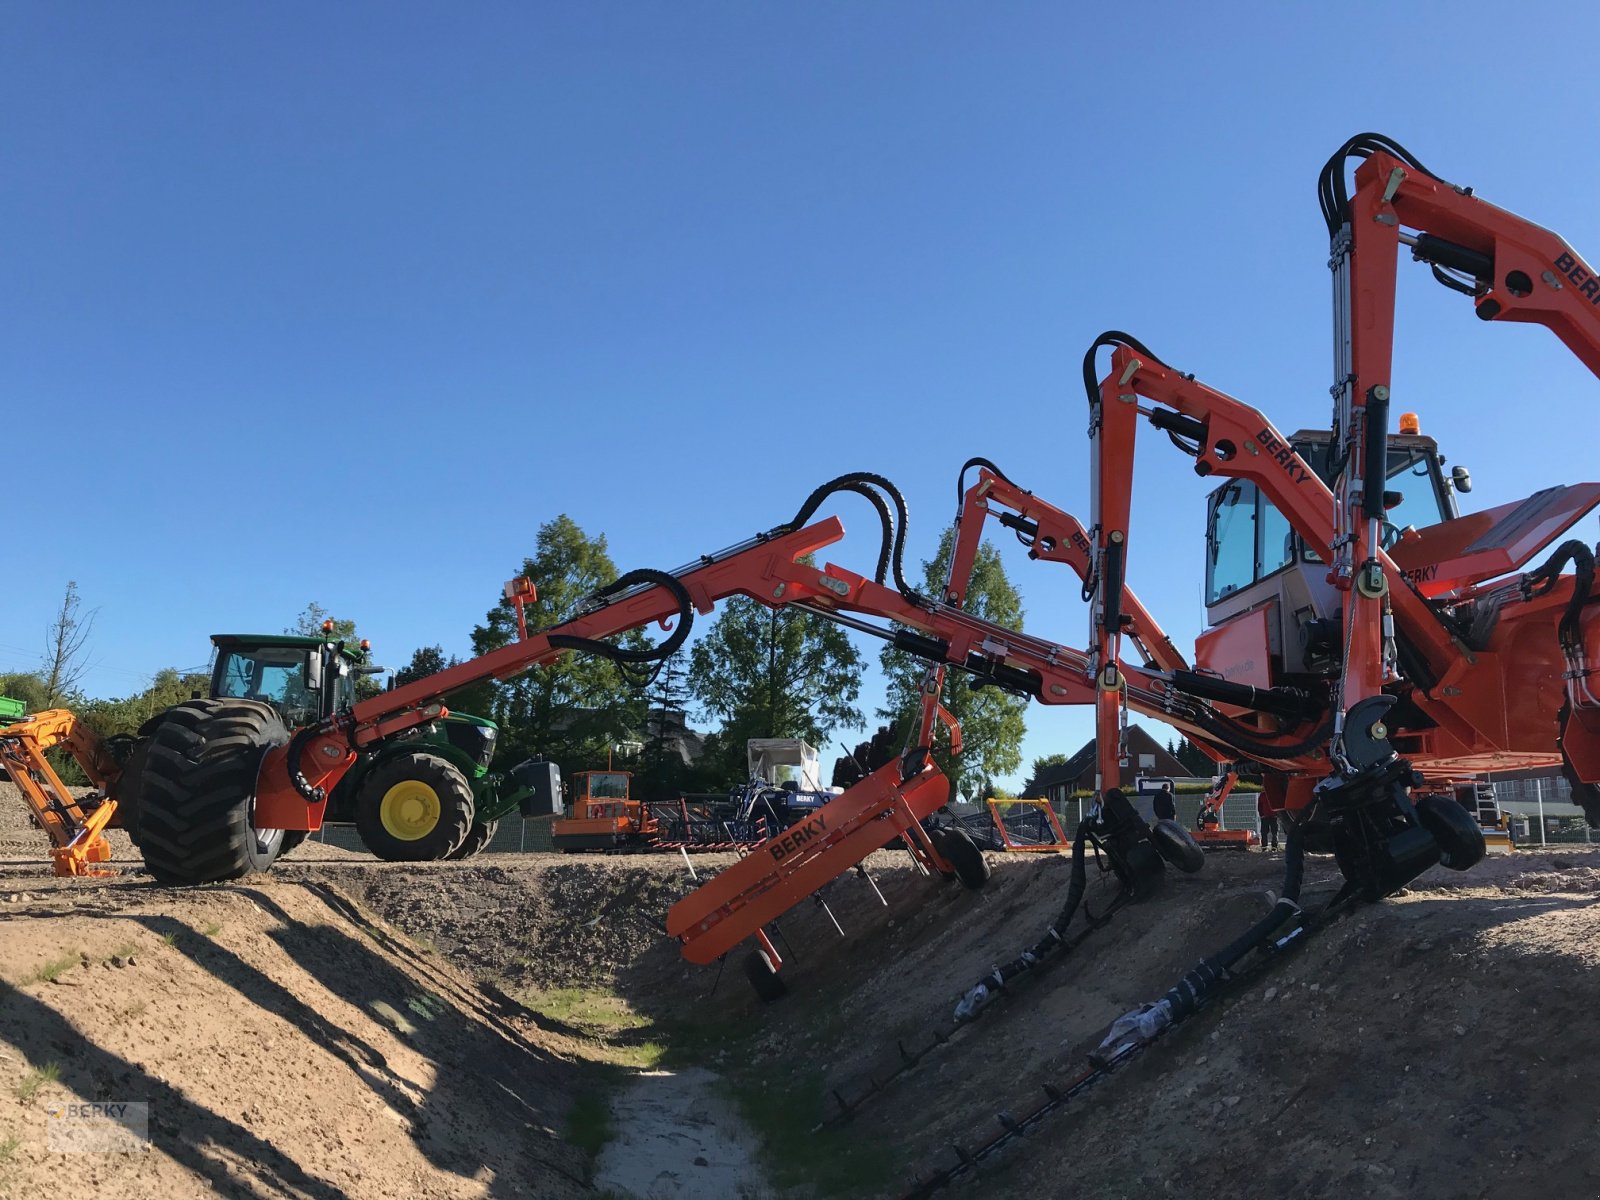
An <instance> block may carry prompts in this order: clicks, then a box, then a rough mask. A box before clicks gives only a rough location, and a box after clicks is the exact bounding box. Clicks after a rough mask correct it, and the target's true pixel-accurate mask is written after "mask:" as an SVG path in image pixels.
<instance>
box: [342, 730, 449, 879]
mask: <svg viewBox="0 0 1600 1200" xmlns="http://www.w3.org/2000/svg"><path fill="white" fill-rule="evenodd" d="M472 822H473V803H472V785H471V784H469V783H468V782H467V779H466V776H464V775H463V774H462V773H461V772H460V771H458V770H457V769H456V768H455V766H454V765H453V764H451V763H450V762H448V761H447V760H445V759H442V758H440V757H438V756H437V755H433V754H420V753H414V754H396V755H393V756H392V757H390V758H386V759H384V760H383V761H382V762H380V763H379V764H378V765H377V766H375V767H373V768H372V770H371V772H370V773H369V774H368V775H367V777H366V779H365V780H363V781H362V783H361V790H360V792H359V793H357V795H356V832H357V833H359V834H360V835H361V840H362V841H363V842H365V843H366V846H367V849H368V850H371V851H372V852H373V853H374V854H376V855H377V856H378V857H379V858H382V859H386V860H387V861H389V862H437V861H438V860H439V859H441V858H449V857H450V855H451V853H452V852H453V851H454V850H456V849H457V848H458V847H460V846H461V845H462V844H463V843H464V842H465V841H466V840H467V835H468V833H469V831H470V830H471V828H472Z"/></svg>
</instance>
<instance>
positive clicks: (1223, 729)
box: [1194, 710, 1333, 759]
mask: <svg viewBox="0 0 1600 1200" xmlns="http://www.w3.org/2000/svg"><path fill="white" fill-rule="evenodd" d="M1194 721H1195V724H1197V725H1199V726H1200V727H1201V728H1202V729H1204V730H1205V731H1206V732H1207V733H1209V734H1211V736H1212V737H1214V738H1216V739H1217V740H1218V741H1220V742H1222V743H1223V744H1224V745H1227V746H1231V747H1232V748H1234V749H1235V750H1242V751H1243V752H1244V754H1243V757H1245V758H1255V759H1262V758H1266V759H1284V758H1298V757H1299V756H1300V755H1302V754H1307V753H1309V752H1310V751H1312V750H1315V749H1317V748H1318V747H1320V746H1322V745H1324V744H1325V743H1326V742H1327V741H1328V739H1329V738H1330V737H1332V736H1333V717H1332V716H1331V715H1330V716H1329V717H1328V718H1327V719H1326V720H1324V721H1323V722H1322V724H1321V725H1319V726H1317V728H1316V729H1315V730H1313V731H1312V732H1311V733H1310V734H1308V735H1306V736H1305V737H1303V738H1301V739H1300V740H1299V741H1298V742H1287V743H1278V744H1274V743H1272V742H1263V741H1259V740H1257V739H1256V738H1255V737H1253V736H1252V735H1251V734H1249V733H1247V732H1245V729H1244V726H1242V725H1240V724H1239V723H1238V722H1237V721H1234V720H1232V719H1231V718H1229V717H1226V716H1224V715H1223V714H1221V713H1218V712H1215V711H1208V710H1202V711H1201V712H1199V713H1197V714H1196V716H1195V718H1194Z"/></svg>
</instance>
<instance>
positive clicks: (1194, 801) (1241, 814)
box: [1056, 792, 1259, 839]
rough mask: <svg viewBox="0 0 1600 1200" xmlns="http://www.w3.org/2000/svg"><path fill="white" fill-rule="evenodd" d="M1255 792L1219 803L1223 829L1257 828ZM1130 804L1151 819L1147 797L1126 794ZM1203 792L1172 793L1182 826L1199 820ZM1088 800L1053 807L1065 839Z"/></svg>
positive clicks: (1189, 826)
mask: <svg viewBox="0 0 1600 1200" xmlns="http://www.w3.org/2000/svg"><path fill="white" fill-rule="evenodd" d="M1258 795H1259V793H1257V792H1235V793H1233V794H1232V795H1231V796H1229V797H1228V798H1227V799H1226V800H1224V801H1223V802H1222V827H1223V828H1224V829H1250V830H1256V829H1258V825H1257V822H1256V799H1257V796H1258ZM1130 799H1131V800H1132V801H1133V806H1134V807H1135V808H1136V809H1138V810H1139V812H1140V814H1141V815H1142V816H1143V817H1145V819H1146V820H1149V819H1152V818H1153V817H1154V814H1153V813H1152V812H1151V811H1150V797H1149V796H1133V797H1130ZM1204 799H1205V797H1204V796H1203V795H1188V796H1183V795H1180V796H1174V797H1173V802H1174V806H1175V807H1176V808H1177V810H1178V816H1177V820H1178V823H1179V824H1180V825H1182V826H1183V827H1184V828H1185V829H1193V828H1194V827H1195V824H1196V822H1198V821H1199V819H1200V804H1201V801H1202V800H1204ZM1091 803H1093V801H1091V800H1089V799H1082V800H1068V801H1067V802H1066V803H1065V804H1062V805H1057V806H1056V819H1057V820H1059V821H1060V822H1061V828H1062V829H1064V830H1065V831H1066V834H1067V837H1068V838H1069V839H1071V838H1074V837H1076V836H1077V834H1078V822H1079V820H1081V819H1082V816H1083V814H1086V813H1087V812H1088V811H1089V805H1090V804H1091Z"/></svg>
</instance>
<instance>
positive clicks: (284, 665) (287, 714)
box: [214, 646, 321, 725]
mask: <svg viewBox="0 0 1600 1200" xmlns="http://www.w3.org/2000/svg"><path fill="white" fill-rule="evenodd" d="M306 658H307V652H306V651H305V650H303V649H298V648H296V647H293V646H264V647H261V648H260V649H257V650H248V651H247V650H229V651H227V652H226V653H225V654H224V655H223V656H222V660H221V661H220V662H219V663H218V664H217V673H216V683H215V687H214V690H215V692H216V694H217V695H218V696H231V697H235V698H237V699H240V700H261V701H264V702H265V703H267V704H270V705H272V706H273V707H274V708H276V709H277V710H278V711H279V712H280V713H281V714H282V715H283V719H284V721H285V722H287V723H288V724H290V725H309V724H310V723H311V722H313V721H315V720H316V719H317V718H318V717H319V716H321V713H320V712H319V710H318V705H319V701H320V699H321V697H320V695H319V694H318V693H317V692H316V691H315V690H313V689H312V688H310V687H308V686H307V685H306Z"/></svg>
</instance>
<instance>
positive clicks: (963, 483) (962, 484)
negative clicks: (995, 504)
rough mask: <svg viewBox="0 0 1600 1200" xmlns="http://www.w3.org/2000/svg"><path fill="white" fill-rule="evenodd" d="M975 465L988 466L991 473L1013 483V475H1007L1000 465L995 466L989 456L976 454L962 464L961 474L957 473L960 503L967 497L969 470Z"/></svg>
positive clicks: (957, 499)
mask: <svg viewBox="0 0 1600 1200" xmlns="http://www.w3.org/2000/svg"><path fill="white" fill-rule="evenodd" d="M973 467H988V468H989V473H990V474H991V475H996V476H999V477H1000V478H1001V479H1004V480H1005V481H1006V482H1007V483H1011V482H1012V480H1011V477H1010V476H1009V475H1007V474H1006V473H1005V472H1004V471H1002V470H1001V469H1000V468H999V467H997V466H995V465H994V463H992V462H990V461H989V460H988V459H987V458H980V457H978V456H977V455H974V456H973V457H971V458H969V459H967V461H966V462H964V463H962V464H961V471H960V473H959V474H957V475H956V503H957V504H959V503H960V502H961V501H962V500H963V499H965V498H966V495H967V472H968V471H970V470H971V469H972V468H973ZM1013 486H1015V485H1013Z"/></svg>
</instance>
